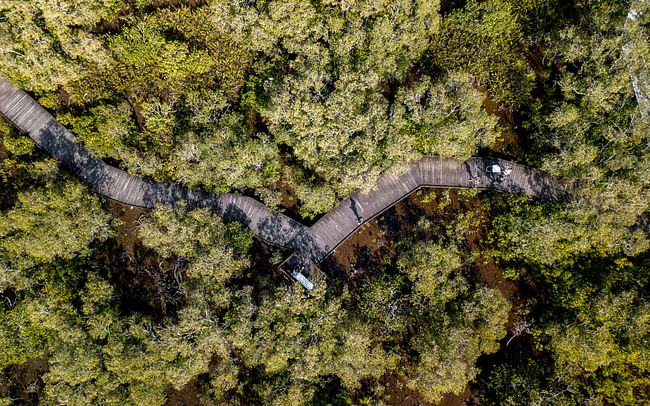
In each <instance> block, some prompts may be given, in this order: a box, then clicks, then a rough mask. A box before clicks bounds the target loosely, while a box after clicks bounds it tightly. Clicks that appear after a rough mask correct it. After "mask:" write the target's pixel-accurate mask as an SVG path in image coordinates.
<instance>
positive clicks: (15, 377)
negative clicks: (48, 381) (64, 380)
mask: <svg viewBox="0 0 650 406" xmlns="http://www.w3.org/2000/svg"><path fill="white" fill-rule="evenodd" d="M47 359H48V354H47V351H45V353H44V354H43V355H42V356H40V357H38V358H33V359H30V360H27V361H26V362H24V363H22V364H20V365H9V366H8V367H7V368H5V370H4V371H2V373H1V374H0V396H8V397H9V398H11V399H12V400H13V402H14V404H16V405H39V404H40V402H39V398H40V396H41V393H42V391H43V379H42V376H43V374H45V373H46V372H47V370H48V365H47Z"/></svg>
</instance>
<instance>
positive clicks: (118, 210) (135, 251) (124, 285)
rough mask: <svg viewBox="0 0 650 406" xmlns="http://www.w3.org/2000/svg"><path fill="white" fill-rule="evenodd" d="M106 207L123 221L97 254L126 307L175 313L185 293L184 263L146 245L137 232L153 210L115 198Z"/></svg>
mask: <svg viewBox="0 0 650 406" xmlns="http://www.w3.org/2000/svg"><path fill="white" fill-rule="evenodd" d="M106 209H107V211H108V212H109V213H110V214H111V216H112V217H114V218H116V219H120V220H121V221H122V224H120V225H119V226H118V227H116V229H115V231H116V234H117V235H116V237H115V238H113V239H111V240H109V241H107V242H106V243H104V244H102V246H101V248H100V249H98V250H97V257H98V259H99V261H100V262H101V263H103V264H104V265H105V269H106V271H107V273H108V277H109V278H110V279H111V282H112V283H113V285H114V286H115V287H116V289H117V292H118V295H119V297H120V300H121V309H122V311H123V312H125V313H126V312H129V311H133V310H138V311H143V312H145V313H149V314H153V315H155V316H156V317H162V316H166V315H173V314H174V313H175V311H176V310H177V309H178V308H179V307H180V306H181V305H182V304H183V301H184V296H185V291H184V290H183V288H182V287H181V285H180V282H181V279H182V274H181V268H182V266H181V265H182V264H181V263H179V262H178V261H177V260H176V258H162V257H161V256H159V255H158V254H157V253H156V252H155V251H154V250H152V249H149V248H146V247H145V246H144V245H142V241H141V240H140V238H139V237H138V235H137V233H138V230H139V227H140V224H141V222H142V220H143V219H145V218H148V217H149V216H150V215H151V212H150V211H149V210H145V209H140V208H137V207H132V206H127V205H124V204H121V203H117V202H115V201H107V202H106Z"/></svg>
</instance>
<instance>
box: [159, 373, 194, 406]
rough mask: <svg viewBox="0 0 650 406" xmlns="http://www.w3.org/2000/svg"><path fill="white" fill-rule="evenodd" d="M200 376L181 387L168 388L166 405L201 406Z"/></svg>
mask: <svg viewBox="0 0 650 406" xmlns="http://www.w3.org/2000/svg"><path fill="white" fill-rule="evenodd" d="M198 383H199V376H195V377H193V378H192V379H190V381H189V382H188V383H187V384H186V385H185V386H184V387H183V388H182V389H181V390H175V389H174V388H172V387H171V386H170V387H169V388H168V389H167V403H166V406H201V402H200V401H199V397H198V393H199V389H198Z"/></svg>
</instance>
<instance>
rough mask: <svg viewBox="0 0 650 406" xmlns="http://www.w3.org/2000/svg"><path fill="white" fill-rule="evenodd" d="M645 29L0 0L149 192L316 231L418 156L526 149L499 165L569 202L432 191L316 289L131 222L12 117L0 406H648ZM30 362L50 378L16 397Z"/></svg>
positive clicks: (201, 223)
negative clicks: (546, 179) (551, 184)
mask: <svg viewBox="0 0 650 406" xmlns="http://www.w3.org/2000/svg"><path fill="white" fill-rule="evenodd" d="M631 7H632V9H633V10H635V14H634V15H635V20H631V19H629V18H626V16H627V14H628V12H629V10H630V8H631ZM648 16H650V6H649V5H648V2H646V1H641V0H637V1H632V2H627V1H618V0H608V1H596V0H574V1H569V2H560V1H556V0H525V1H516V0H468V1H466V2H455V1H451V2H450V1H441V2H439V1H427V0H390V1H387V0H386V1H383V0H382V1H377V0H352V1H347V0H346V1H344V0H320V1H311V2H306V1H300V0H282V1H278V0H268V1H231V2H229V1H220V0H207V1H171V0H83V1H78V0H75V1H72V0H60V1H57V2H52V1H46V0H32V1H21V0H8V1H4V2H0V75H2V76H3V77H6V78H8V79H9V80H11V81H13V82H15V83H16V84H17V85H19V86H21V87H22V88H24V89H25V90H27V91H29V92H31V93H32V94H33V95H34V96H35V97H36V98H37V99H38V100H39V102H40V103H41V104H42V105H44V106H45V107H46V108H48V109H50V111H51V112H52V113H53V114H54V115H55V116H56V117H57V119H58V120H59V121H61V122H62V123H63V124H65V125H66V126H68V127H69V128H70V129H71V130H72V131H73V132H74V133H75V134H76V136H77V138H78V140H79V141H80V142H83V143H84V145H85V146H86V147H87V148H88V149H89V150H90V151H91V152H92V153H93V154H96V155H97V156H99V157H102V158H104V159H106V160H108V161H109V162H110V163H111V164H114V165H116V166H120V167H121V168H123V169H125V170H127V171H129V172H131V173H133V174H138V175H142V176H148V177H151V178H153V179H155V180H158V181H169V182H179V183H182V184H185V185H188V186H190V187H192V188H195V189H201V190H207V191H211V192H218V191H231V192H236V193H243V194H248V195H251V196H254V197H256V198H258V199H260V200H262V201H263V202H265V203H266V204H267V205H269V206H271V207H275V208H278V209H280V210H289V211H291V214H292V215H293V216H296V217H301V218H302V219H304V220H306V221H308V220H310V219H313V218H314V217H315V216H317V215H320V214H322V213H324V212H326V211H328V210H329V209H331V208H332V207H333V206H334V205H335V204H336V203H337V202H339V201H340V200H342V199H344V198H345V197H347V196H348V195H349V194H350V193H351V192H353V191H354V190H357V189H366V190H367V189H370V188H372V187H373V186H374V184H375V182H376V181H377V179H378V178H379V176H380V175H381V174H383V173H387V172H389V173H399V172H400V171H401V170H403V168H405V166H406V165H407V164H408V163H410V162H412V161H414V160H416V159H418V158H420V157H421V156H423V155H440V156H444V157H455V158H457V159H459V160H464V159H466V158H468V157H470V156H472V155H476V154H494V153H500V152H504V151H511V149H508V148H507V145H509V144H513V143H516V144H517V145H519V147H518V149H514V150H517V151H521V153H520V154H519V155H516V156H509V157H508V158H509V159H512V160H516V161H520V162H522V163H526V164H529V165H532V166H537V167H539V168H541V169H543V170H544V171H547V172H549V173H550V174H552V175H554V176H556V177H558V178H561V179H562V180H563V181H565V182H567V183H569V184H570V185H571V187H572V190H573V196H572V198H571V199H570V200H569V201H566V202H561V203H534V202H530V201H528V200H526V199H525V198H521V197H512V196H503V195H495V194H488V193H480V194H478V193H477V191H476V190H473V191H468V192H467V191H466V192H462V193H461V192H458V193H455V192H454V193H450V192H449V191H444V192H442V193H438V192H435V193H431V194H423V195H420V196H419V197H418V198H417V199H418V200H417V202H418V203H417V204H415V203H413V202H412V201H410V202H409V203H403V204H413V205H414V207H409V208H408V209H405V210H407V211H408V212H409V213H411V215H410V216H402V217H400V216H399V215H398V214H396V213H394V212H393V213H391V212H389V213H388V214H386V219H384V218H382V219H380V220H378V222H377V223H376V224H377V227H378V228H379V229H380V230H381V232H380V234H381V235H383V236H384V237H383V238H385V239H386V241H387V242H384V243H382V244H384V246H382V247H379V243H378V242H377V241H376V240H377V238H374V239H373V240H372V243H373V244H375V243H376V245H377V246H376V247H374V248H373V249H374V250H375V251H376V252H377V253H379V252H381V255H382V257H381V261H379V263H374V262H372V261H370V260H367V263H368V264H370V265H368V264H366V268H365V269H364V270H363V272H360V276H356V274H355V272H357V271H358V270H357V269H356V268H357V267H356V266H355V265H356V264H353V263H346V264H344V268H346V269H344V270H343V271H340V269H335V267H334V266H330V265H327V263H326V264H324V265H323V266H322V269H321V270H320V271H318V273H317V274H316V275H315V277H314V283H315V288H314V290H313V291H312V292H306V291H305V290H304V289H302V287H300V285H297V284H294V285H289V284H287V283H286V281H285V280H283V279H282V277H280V276H279V275H278V273H277V272H275V268H276V267H277V264H278V263H279V262H280V261H281V258H282V256H283V255H284V254H285V253H282V252H277V251H275V250H274V249H272V248H270V247H266V246H264V245H263V244H262V243H261V242H259V241H256V240H254V239H253V236H252V233H251V232H250V231H249V230H247V229H246V228H245V227H244V226H242V225H241V224H239V223H234V222H233V223H228V224H226V223H224V222H223V221H222V220H221V219H220V218H218V217H215V216H214V215H213V214H212V213H210V212H209V211H207V210H194V211H191V210H188V209H187V208H186V207H185V206H183V205H182V204H180V205H179V206H178V207H177V208H176V209H174V210H171V209H166V208H162V207H159V208H156V209H155V210H153V211H152V212H137V213H136V214H132V213H134V211H133V208H122V209H119V210H118V209H116V208H115V206H116V204H115V203H111V202H105V201H103V200H102V199H100V198H99V197H97V196H95V195H93V194H92V193H90V192H89V191H88V190H87V189H86V187H85V186H84V185H82V184H81V183H79V181H78V180H76V179H74V178H72V177H71V176H70V175H69V174H67V173H66V172H65V171H63V170H62V169H60V168H59V167H58V165H57V163H56V162H55V161H54V160H53V159H51V158H49V157H47V156H46V155H44V154H43V152H41V151H39V150H38V149H37V148H36V147H35V145H34V144H33V143H32V142H31V141H30V140H29V139H28V138H26V137H24V136H22V135H20V134H18V133H17V132H16V130H15V129H12V128H11V126H10V125H9V124H8V123H5V122H4V121H0V135H1V137H2V139H1V141H2V143H1V145H0V209H2V211H1V212H0V299H1V301H0V369H2V374H0V396H1V397H0V404H11V403H13V402H14V401H17V402H23V403H30V402H31V403H33V404H37V403H40V404H52V405H54V404H66V405H67V404H70V405H88V404H116V405H123V404H137V405H162V404H165V403H166V402H168V401H169V400H170V399H173V397H174V396H176V395H177V394H178V393H180V392H179V391H181V390H184V391H186V392H188V391H189V392H192V395H193V396H194V397H195V399H197V401H200V402H201V403H202V404H268V405H294V404H295V405H302V404H313V405H324V404H395V403H398V402H400V398H399V394H400V393H402V394H403V393H408V394H409V396H414V398H416V399H422V401H423V402H424V401H426V402H433V403H435V402H438V401H440V400H441V399H442V398H443V397H444V396H445V395H449V394H456V395H460V394H462V393H463V392H464V391H466V388H467V387H468V385H471V387H472V388H473V392H474V393H475V394H476V396H477V397H478V398H479V399H480V403H481V404H486V405H522V404H531V405H556V404H557V405H566V404H594V405H600V404H621V405H636V404H645V403H648V402H650V398H649V397H648V393H650V389H649V388H650V356H649V354H650V304H649V303H648V300H647V291H648V287H649V282H650V281H649V280H648V277H649V274H648V269H650V257H649V255H648V252H650V251H649V248H650V242H649V239H648V234H649V231H650V226H649V223H650V222H649V220H648V209H649V202H650V187H649V186H650V149H649V148H648V147H649V145H650V143H649V134H650V121H649V120H650V118H649V117H648V115H647V114H644V113H645V111H646V110H647V106H648V104H647V95H646V96H644V95H643V94H642V93H640V90H643V89H641V88H640V87H639V86H641V85H642V84H643V82H644V81H646V82H647V72H648V64H647V60H648V55H650V46H649V45H648V43H649V41H648V39H649V33H648V29H649V28H648V27H649V25H648V18H649V17H648ZM644 97H645V98H644ZM491 106H492V107H491ZM418 204H419V205H423V206H421V207H428V209H427V210H429V211H426V210H425V211H424V212H420V211H418V210H421V207H420V206H417V205H418ZM427 205H428V206H427ZM415 206H417V207H415ZM391 216H392V217H391ZM391 219H392V220H391ZM396 219H399V221H397V220H396ZM413 220H414V221H413ZM407 221H412V223H409V224H406V222H407ZM394 222H401V224H399V225H398V226H395V225H394V224H392V223H394ZM363 232H365V231H363ZM382 241H383V240H382ZM368 244H369V243H368ZM378 247H379V248H378ZM364 248H367V247H364ZM362 254H364V251H362V250H361V249H358V250H356V251H355V255H357V257H358V258H356V259H355V260H354V262H357V259H358V262H359V264H358V265H359V266H358V267H360V268H363V263H362V262H363V261H364V259H363V258H362V257H363V255H362ZM377 255H379V254H377ZM339 265H340V264H339ZM486 269H490V270H491V271H490V272H492V273H493V274H495V275H496V276H493V277H492V278H488V277H486V276H485V273H486V272H487V271H486ZM353 275H355V276H353ZM504 277H505V278H504ZM355 278H356V279H355ZM170 298H172V299H170ZM29 360H32V361H34V360H41V362H43V363H44V364H45V365H46V367H45V370H46V372H44V373H43V374H41V375H40V376H39V377H38V378H37V379H35V380H33V381H31V382H28V383H29V385H26V388H23V389H20V388H22V386H21V385H22V383H21V382H19V381H20V379H22V378H21V374H19V373H16V371H17V370H19V368H23V367H24V368H27V365H28V364H29V362H30V361H29Z"/></svg>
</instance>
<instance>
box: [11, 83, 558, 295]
mask: <svg viewBox="0 0 650 406" xmlns="http://www.w3.org/2000/svg"><path fill="white" fill-rule="evenodd" d="M0 113H1V114H2V115H3V116H4V117H5V118H6V119H7V120H8V121H10V122H11V123H13V125H14V126H16V128H18V129H19V130H20V131H22V132H24V133H25V134H27V135H29V137H30V138H31V139H32V140H34V142H35V143H36V144H38V145H39V146H40V147H41V148H43V149H44V150H45V151H47V152H48V153H49V154H50V155H52V156H54V157H55V158H57V159H58V160H59V161H61V163H62V164H63V165H64V166H65V167H67V168H68V169H69V170H70V171H71V172H72V173H73V174H74V175H76V176H78V177H79V178H81V179H82V180H83V181H84V182H85V183H86V184H88V186H89V187H90V188H91V189H92V190H94V191H95V192H97V193H99V194H100V195H102V196H105V197H107V198H109V199H113V200H116V201H118V202H121V203H124V204H128V205H131V206H138V207H144V208H154V207H155V206H156V205H163V206H167V207H173V206H174V205H176V204H177V203H178V202H180V201H181V200H183V201H186V202H187V204H188V207H190V208H203V207H207V208H209V209H210V210H211V211H212V212H213V213H215V214H216V215H218V216H221V217H222V218H223V219H224V220H226V221H239V222H241V223H243V224H245V225H246V226H248V227H249V228H250V229H251V230H252V231H253V232H254V233H255V235H256V236H257V237H259V238H260V239H261V240H263V241H265V242H266V243H268V244H270V245H274V246H277V247H282V248H286V249H289V250H291V251H293V254H292V255H291V256H290V257H289V258H288V259H287V260H286V261H285V262H284V263H283V264H282V265H281V267H280V268H281V269H282V270H283V271H284V272H286V273H287V274H291V272H292V271H298V272H300V273H301V274H302V275H303V276H306V277H309V275H310V274H311V272H312V270H313V269H315V267H316V264H319V263H320V262H322V261H323V259H325V258H326V257H327V256H328V255H330V254H331V253H332V251H334V250H335V249H336V248H337V247H338V246H339V245H341V244H342V243H343V242H344V241H345V240H346V239H347V238H348V237H350V235H352V234H353V233H354V232H355V231H356V230H357V229H358V228H359V227H361V225H362V224H363V223H365V222H367V221H369V220H371V219H373V218H375V217H376V216H378V215H380V214H381V213H382V212H384V211H385V210H387V209H389V208H390V207H392V206H393V205H394V204H395V203H397V202H399V201H400V200H402V199H404V198H405V197H407V196H408V195H410V194H411V193H413V192H415V191H416V190H418V189H420V188H422V187H438V188H471V187H477V188H478V189H481V190H496V191H501V192H506V193H512V194H526V195H528V196H529V197H530V198H531V199H536V200H551V201H560V200H563V199H566V198H568V197H569V196H570V190H569V188H568V186H566V185H565V184H564V183H562V182H560V181H558V180H556V179H553V178H551V177H550V176H548V175H547V174H544V173H543V172H541V171H539V170H536V169H533V168H529V167H526V166H523V165H519V164H515V163H512V162H507V161H503V160H500V159H492V158H471V159H469V160H467V161H465V162H459V161H457V160H454V159H444V158H438V157H425V158H422V159H421V160H419V161H418V162H415V163H412V164H410V165H409V166H408V168H407V170H406V171H404V173H402V174H399V175H395V174H385V175H383V176H382V177H381V178H380V180H379V182H378V183H377V185H376V186H375V188H373V189H372V190H370V191H369V192H361V191H358V192H355V193H353V194H352V196H350V197H349V198H348V199H346V200H344V201H343V202H341V204H339V205H338V206H337V207H335V208H334V209H332V210H330V211H329V212H328V213H327V214H325V215H324V216H323V217H322V218H321V219H320V220H318V221H317V222H316V224H314V225H313V226H312V227H310V228H307V227H305V226H303V225H302V224H300V223H298V222H297V221H295V220H292V219H290V218H289V217H287V216H285V215H283V214H281V213H278V212H276V211H271V210H269V209H268V208H267V207H266V206H265V205H264V204H262V203H260V202H258V201H257V200H254V199H251V198H249V197H244V196H239V195H234V194H230V193H219V194H212V193H207V192H201V191H195V190H191V189H189V188H187V187H184V186H182V185H180V184H178V183H159V182H154V181H151V180H149V179H144V178H141V177H138V176H133V175H130V174H128V173H127V172H125V171H123V170H121V169H118V168H115V167H113V166H110V165H108V164H106V163H105V162H103V161H102V160H101V159H99V158H97V157H95V156H93V155H92V154H91V153H90V152H89V151H88V150H87V149H86V148H84V147H83V146H82V145H81V144H79V143H77V142H76V140H75V138H74V136H73V135H72V134H71V133H70V132H69V131H68V130H67V129H66V128H65V127H64V126H63V125H61V124H60V123H59V122H57V121H56V120H55V119H54V117H52V115H51V114H50V113H48V112H47V111H46V110H45V109H44V108H43V107H42V106H40V105H39V104H38V103H37V102H36V101H35V100H34V99H32V98H31V97H30V96H29V95H28V94H27V93H25V92H24V91H23V90H21V89H19V88H18V87H16V86H15V85H13V84H12V83H10V82H8V81H6V80H2V79H0ZM494 164H497V165H500V166H501V167H502V168H503V167H505V166H510V167H511V168H512V173H511V174H510V175H509V176H507V177H505V179H504V180H503V181H501V182H500V181H498V179H497V178H496V177H495V175H493V174H490V173H488V172H486V170H485V168H486V167H487V166H489V165H494ZM477 180H478V183H476V181H477ZM294 276H295V275H294ZM298 279H299V280H303V278H302V277H299V278H298ZM301 283H303V285H305V286H306V287H307V288H308V289H309V282H308V281H307V283H305V282H304V281H301Z"/></svg>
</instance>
